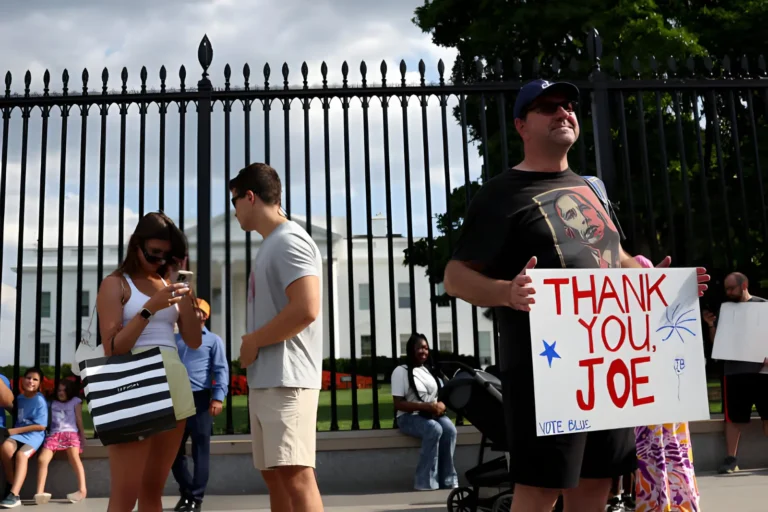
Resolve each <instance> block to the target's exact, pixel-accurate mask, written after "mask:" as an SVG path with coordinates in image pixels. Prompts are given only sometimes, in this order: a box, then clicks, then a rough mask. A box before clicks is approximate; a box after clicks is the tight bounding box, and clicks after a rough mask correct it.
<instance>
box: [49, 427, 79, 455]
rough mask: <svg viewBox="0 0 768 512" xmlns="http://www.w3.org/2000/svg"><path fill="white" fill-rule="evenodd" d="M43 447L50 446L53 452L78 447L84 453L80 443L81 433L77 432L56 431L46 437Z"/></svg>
mask: <svg viewBox="0 0 768 512" xmlns="http://www.w3.org/2000/svg"><path fill="white" fill-rule="evenodd" d="M43 448H48V449H49V450H51V451H52V452H61V451H64V450H69V449H70V448H77V449H78V451H79V452H80V453H83V446H82V444H81V443H80V434H79V433H77V432H56V433H54V434H51V435H49V436H48V437H46V438H45V443H43Z"/></svg>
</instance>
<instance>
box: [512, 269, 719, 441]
mask: <svg viewBox="0 0 768 512" xmlns="http://www.w3.org/2000/svg"><path fill="white" fill-rule="evenodd" d="M670 263H671V260H670V258H669V257H667V258H665V259H664V260H663V261H662V262H661V263H660V264H659V265H658V266H657V268H655V269H622V270H618V269H617V270H598V269H567V270H536V269H535V266H536V258H531V260H530V261H529V262H528V264H527V265H526V266H525V268H524V269H523V271H522V272H521V273H520V274H519V275H518V276H517V277H516V278H515V279H514V280H512V281H510V284H509V290H510V291H509V302H508V306H509V307H511V308H513V309H517V310H521V311H530V312H531V343H532V349H533V365H534V376H535V394H536V401H535V402H536V416H537V425H538V435H552V434H560V433H569V432H578V431H583V430H587V429H589V430H603V429H612V428H620V427H630V426H638V425H647V424H656V423H668V422H675V421H691V420H699V419H708V418H709V405H708V400H707V388H706V377H705V372H704V366H705V360H704V351H703V346H702V342H701V332H700V331H701V327H700V319H699V307H698V297H699V296H701V295H702V294H703V293H704V291H705V290H706V288H707V285H706V283H707V282H708V281H709V276H708V275H707V274H706V271H705V269H703V268H698V269H695V270H694V269H669V268H668V267H669V265H670ZM694 286H695V288H694ZM534 295H535V297H536V299H534ZM532 306H533V307H532ZM553 317H556V321H553V320H555V318H553ZM564 390H568V391H567V392H563V391H564Z"/></svg>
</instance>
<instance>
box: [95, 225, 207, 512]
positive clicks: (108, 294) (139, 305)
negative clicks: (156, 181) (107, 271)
mask: <svg viewBox="0 0 768 512" xmlns="http://www.w3.org/2000/svg"><path fill="white" fill-rule="evenodd" d="M186 255H187V239H186V237H185V236H184V234H183V233H182V232H181V231H180V230H179V229H178V228H177V227H176V225H175V224H174V223H173V221H172V220H171V219H169V218H168V217H167V216H166V215H164V214H162V213H150V214H147V215H145V216H144V217H143V218H142V219H141V220H140V221H139V224H138V225H137V226H136V230H135V231H134V233H133V235H131V239H130V241H129V242H128V248H127V251H126V255H125V260H124V261H123V263H122V264H121V265H120V268H118V269H117V270H116V271H115V272H114V273H113V274H111V275H110V276H108V277H107V278H105V279H104V281H103V282H102V284H101V287H100V289H99V294H98V297H97V299H96V304H97V310H98V315H99V325H100V330H101V338H102V340H104V352H105V353H106V355H107V356H110V355H113V354H127V353H129V352H130V353H137V352H141V351H144V350H148V349H150V348H153V347H160V348H161V353H162V356H163V365H164V366H165V370H166V375H167V378H168V386H169V387H170V391H171V399H172V401H173V408H174V412H175V415H176V420H177V422H178V423H177V425H176V428H175V429H174V430H170V431H166V432H161V433H158V434H155V435H153V436H151V437H148V438H146V439H144V440H142V441H137V442H133V443H125V444H116V445H110V446H108V452H109V467H110V474H111V478H110V479H111V482H110V497H109V512H129V511H132V510H133V508H134V506H135V505H136V501H137V500H138V502H139V510H161V509H162V503H161V498H162V493H163V487H164V486H165V481H166V480H167V478H168V474H169V473H170V470H171V465H172V464H173V461H174V459H175V458H176V454H177V453H178V450H179V446H180V445H181V438H182V435H183V433H184V426H185V423H186V418H188V417H190V416H193V415H194V414H195V404H194V399H193V397H192V387H191V384H190V382H189V376H188V375H187V371H186V369H185V368H184V365H183V364H182V362H181V360H180V359H179V355H178V351H177V348H176V341H175V337H174V325H175V324H178V326H179V331H180V332H181V336H182V338H183V339H184V342H185V343H186V344H187V345H188V346H189V347H190V348H193V349H196V348H198V347H199V346H200V345H201V344H202V332H201V330H200V323H199V321H198V320H197V314H196V310H195V309H196V306H195V303H194V302H193V301H194V298H193V297H192V293H191V290H190V288H189V285H188V284H181V283H174V281H175V275H176V271H177V270H179V269H180V267H182V266H184V265H185V264H186ZM169 281H170V282H171V283H174V284H168V283H169Z"/></svg>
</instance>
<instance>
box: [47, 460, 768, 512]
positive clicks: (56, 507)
mask: <svg viewBox="0 0 768 512" xmlns="http://www.w3.org/2000/svg"><path fill="white" fill-rule="evenodd" d="M698 481H699V488H700V490H701V506H702V509H704V510H706V511H715V512H720V511H728V510H732V511H734V512H735V511H738V512H765V511H766V510H768V496H766V493H765V489H768V470H765V471H742V472H739V473H735V474H733V475H726V476H719V475H702V476H699V478H698ZM447 496H448V492H447V491H434V492H420V493H414V492H408V493H393V494H366V495H348V496H325V497H324V498H323V501H324V503H325V510H326V512H401V511H402V512H405V511H411V512H434V511H438V510H446V506H445V503H446V498H447ZM163 504H164V506H165V510H172V509H173V506H174V505H175V504H176V498H174V497H169V498H166V499H164V500H163ZM106 509H107V500H106V499H100V498H97V499H88V500H86V501H85V502H83V503H80V504H77V505H70V504H69V503H63V502H55V503H54V502H52V503H50V504H49V505H46V506H42V507H35V509H34V510H35V512H65V511H67V510H72V512H104V511H105V510H106ZM204 510H205V511H206V512H225V511H249V512H268V511H269V499H268V498H267V497H266V496H211V497H209V498H207V499H206V500H205V509H204Z"/></svg>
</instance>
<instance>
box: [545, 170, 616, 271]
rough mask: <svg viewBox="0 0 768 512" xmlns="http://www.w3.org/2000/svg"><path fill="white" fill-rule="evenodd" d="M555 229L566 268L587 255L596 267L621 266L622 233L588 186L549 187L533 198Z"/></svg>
mask: <svg viewBox="0 0 768 512" xmlns="http://www.w3.org/2000/svg"><path fill="white" fill-rule="evenodd" d="M534 200H535V201H536V203H538V205H539V209H540V210H541V212H542V214H543V215H544V218H545V219H546V221H547V223H548V224H549V227H550V229H551V230H552V236H553V238H554V242H555V246H556V247H557V251H558V254H560V260H561V263H562V265H563V267H566V266H567V265H566V261H569V260H572V259H578V258H580V257H582V256H584V255H586V256H589V257H591V259H592V260H593V261H594V263H595V268H614V267H618V266H619V233H618V230H617V229H616V226H615V225H614V223H613V221H611V218H610V216H609V215H608V214H607V213H606V211H605V208H603V205H602V204H601V203H600V200H599V199H598V198H597V197H596V196H595V194H594V193H593V192H592V190H591V189H590V188H589V186H588V185H585V186H583V187H572V188H562V189H555V190H549V191H547V192H545V193H543V194H540V195H538V196H536V197H534Z"/></svg>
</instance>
